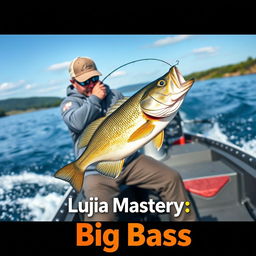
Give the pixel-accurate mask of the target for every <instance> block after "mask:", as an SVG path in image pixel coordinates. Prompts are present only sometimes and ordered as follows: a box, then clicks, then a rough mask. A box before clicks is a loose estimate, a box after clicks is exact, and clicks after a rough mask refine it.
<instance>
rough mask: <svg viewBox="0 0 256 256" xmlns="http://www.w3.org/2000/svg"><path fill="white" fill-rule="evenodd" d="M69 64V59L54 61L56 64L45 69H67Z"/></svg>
mask: <svg viewBox="0 0 256 256" xmlns="http://www.w3.org/2000/svg"><path fill="white" fill-rule="evenodd" d="M69 64H70V61H65V62H61V63H56V64H53V65H51V66H49V67H48V68H47V69H48V70H51V71H56V70H62V69H67V68H68V67H69Z"/></svg>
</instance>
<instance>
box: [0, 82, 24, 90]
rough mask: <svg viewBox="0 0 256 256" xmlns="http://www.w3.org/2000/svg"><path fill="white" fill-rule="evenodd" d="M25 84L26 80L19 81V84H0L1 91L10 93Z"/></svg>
mask: <svg viewBox="0 0 256 256" xmlns="http://www.w3.org/2000/svg"><path fill="white" fill-rule="evenodd" d="M24 84H25V80H19V81H18V82H15V83H13V82H4V83H1V84H0V91H10V90H12V89H17V88H19V87H21V86H23V85H24Z"/></svg>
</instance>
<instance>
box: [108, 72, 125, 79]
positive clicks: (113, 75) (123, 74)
mask: <svg viewBox="0 0 256 256" xmlns="http://www.w3.org/2000/svg"><path fill="white" fill-rule="evenodd" d="M126 74H127V73H126V71H124V70H120V71H116V72H114V73H113V74H111V75H110V77H112V78H116V77H120V76H125V75H126Z"/></svg>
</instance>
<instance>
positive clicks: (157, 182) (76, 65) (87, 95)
mask: <svg viewBox="0 0 256 256" xmlns="http://www.w3.org/2000/svg"><path fill="white" fill-rule="evenodd" d="M69 74H70V82H71V84H70V85H69V86H68V87H67V97H66V98H65V99H64V100H63V101H62V103H61V106H60V107H61V113H62V117H63V120H64V122H65V123H66V125H67V126H68V129H69V130H70V132H71V135H72V139H73V142H74V151H75V156H76V158H79V156H80V155H81V154H82V153H83V151H84V150H85V148H81V149H78V146H77V145H78V143H79V136H80V135H81V133H82V131H83V130H84V129H85V128H86V127H87V126H88V125H89V124H90V123H91V122H93V121H94V120H96V119H98V118H100V117H103V116H104V115H105V114H106V113H107V111H108V109H109V108H110V107H111V106H112V105H114V104H115V102H116V101H117V100H119V99H122V98H124V96H123V95H122V94H121V93H120V92H119V91H118V90H114V89H110V88H109V86H108V85H106V84H103V83H102V82H101V81H100V80H99V76H101V75H102V74H101V73H100V72H99V71H98V69H97V67H96V64H95V62H94V61H93V60H92V59H90V58H88V57H77V58H75V59H74V60H73V61H72V62H71V63H70V65H69ZM122 184H126V185H128V186H129V185H136V186H137V187H139V188H142V189H150V190H154V191H156V192H157V193H158V194H159V197H160V198H161V200H162V201H164V202H169V201H177V202H182V201H183V202H185V201H189V199H188V195H187V192H186V190H185V188H184V185H183V182H182V179H181V177H180V175H179V174H178V173H177V172H176V171H175V170H173V169H171V168H169V167H168V166H166V165H164V164H163V163H161V162H159V161H157V160H155V159H154V158H152V157H149V156H146V155H143V154H141V153H139V152H136V153H134V154H133V155H131V156H129V157H128V158H127V159H126V160H125V163H124V167H123V170H122V173H121V174H120V176H119V177H118V178H116V179H112V178H109V177H106V176H104V175H101V174H99V173H98V172H97V171H96V169H95V165H94V164H92V165H90V166H89V167H88V168H87V170H86V172H85V177H84V183H83V190H82V191H83V193H84V197H85V200H89V198H92V197H94V198H95V197H97V198H98V200H99V202H101V201H102V202H107V203H108V204H109V206H110V207H109V209H111V205H112V200H113V197H116V196H117V195H118V194H119V193H120V185H122ZM170 219H171V220H173V221H194V220H196V214H195V211H194V209H193V208H192V207H191V211H190V212H189V213H185V211H182V213H181V214H180V215H179V217H175V218H174V217H173V214H172V215H171V216H170ZM84 220H85V221H115V220H117V216H116V215H115V214H114V213H113V212H112V211H109V212H108V213H95V214H94V215H93V216H92V217H91V218H88V217H87V216H86V215H84Z"/></svg>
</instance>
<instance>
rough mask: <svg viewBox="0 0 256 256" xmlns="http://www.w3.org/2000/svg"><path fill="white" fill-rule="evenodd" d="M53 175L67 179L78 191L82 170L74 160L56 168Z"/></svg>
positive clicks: (81, 180) (82, 179) (81, 181)
mask: <svg viewBox="0 0 256 256" xmlns="http://www.w3.org/2000/svg"><path fill="white" fill-rule="evenodd" d="M54 177H56V178H59V179H62V180H65V181H68V182H69V183H70V184H71V185H72V187H73V188H74V189H75V190H76V191H77V192H80V191H81V189H82V186H83V182H84V172H83V170H82V169H80V168H79V167H78V166H77V165H76V162H73V163H70V164H68V165H66V166H64V167H63V168H61V169H60V170H58V171H57V172H56V173H55V174H54Z"/></svg>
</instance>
